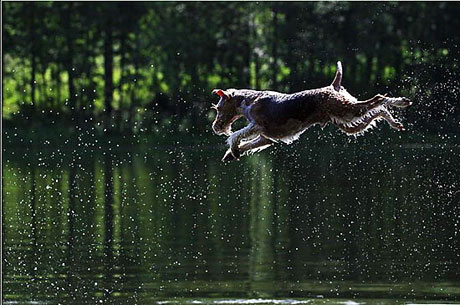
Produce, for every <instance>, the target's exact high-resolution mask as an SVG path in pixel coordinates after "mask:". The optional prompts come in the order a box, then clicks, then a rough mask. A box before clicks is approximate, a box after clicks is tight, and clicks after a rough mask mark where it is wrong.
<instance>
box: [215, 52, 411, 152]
mask: <svg viewBox="0 0 460 305" xmlns="http://www.w3.org/2000/svg"><path fill="white" fill-rule="evenodd" d="M341 82H342V64H341V63H340V61H339V62H337V72H336V75H335V78H334V81H333V82H332V84H331V85H329V86H327V87H323V88H319V89H312V90H305V91H301V92H297V93H292V94H284V93H279V92H274V91H256V90H248V89H241V90H239V89H228V90H221V89H215V90H213V93H214V94H217V95H218V96H219V97H220V99H219V102H218V103H217V105H213V106H212V107H213V108H214V109H216V110H217V116H216V119H215V121H214V122H213V124H212V129H213V130H214V132H215V133H216V134H218V135H221V134H224V135H227V136H229V138H228V140H227V143H228V145H229V146H230V148H229V149H228V151H227V152H226V154H225V155H224V157H223V158H222V161H230V160H234V159H238V158H239V157H240V156H242V155H244V154H248V153H251V152H255V151H258V150H262V149H264V148H267V147H268V146H270V145H272V144H274V143H276V142H279V141H281V142H284V143H288V144H289V143H291V142H292V141H294V140H296V139H298V137H299V136H300V135H301V134H302V133H303V132H304V131H305V130H306V129H308V128H309V127H310V126H312V125H315V124H320V125H321V126H322V127H324V126H326V124H327V123H329V122H330V123H332V124H334V125H336V126H337V127H339V128H340V129H341V130H342V131H344V132H345V133H347V134H350V135H359V134H362V133H363V132H364V131H366V130H367V129H369V128H370V127H373V126H374V125H375V123H376V122H377V121H378V120H380V119H384V120H386V121H387V122H388V124H390V126H391V127H392V128H394V129H397V130H404V127H403V125H402V124H401V123H399V122H398V121H396V120H395V119H394V118H393V116H392V115H391V113H390V112H389V111H388V109H387V107H388V106H394V107H399V108H405V107H408V106H410V105H411V102H410V101H409V99H407V98H405V97H386V96H384V95H380V94H378V95H376V96H374V97H373V98H371V99H368V100H365V101H358V100H357V99H356V98H355V97H353V96H352V95H350V94H349V93H348V92H347V91H346V90H345V88H343V87H342V86H341ZM241 117H245V118H246V119H247V120H248V121H249V124H248V125H247V126H246V127H245V128H243V129H241V130H238V131H236V132H234V133H232V132H231V125H232V123H233V122H234V121H236V120H238V119H239V118H241Z"/></svg>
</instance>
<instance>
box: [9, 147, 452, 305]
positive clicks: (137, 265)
mask: <svg viewBox="0 0 460 305" xmlns="http://www.w3.org/2000/svg"><path fill="white" fill-rule="evenodd" d="M299 147H301V146H297V147H283V149H281V150H279V151H272V152H271V153H268V152H264V153H261V154H258V155H254V156H251V157H247V158H244V159H242V160H241V161H240V162H235V163H232V164H223V163H221V162H220V161H219V159H220V155H217V154H216V150H215V149H214V148H210V149H200V150H193V149H191V148H187V147H176V148H158V147H147V148H145V147H144V148H133V149H130V150H126V149H124V150H122V149H119V150H113V149H107V150H105V151H96V152H89V151H86V150H82V149H76V150H72V149H69V152H62V151H58V152H56V151H48V152H45V151H25V150H24V151H7V152H5V154H4V159H3V160H4V163H3V176H2V178H3V180H2V183H3V202H2V203H3V262H2V267H3V269H2V270H3V271H2V272H3V298H4V301H8V302H10V303H14V302H17V301H19V303H21V302H25V301H42V302H57V301H64V302H66V303H87V304H93V303H96V302H97V301H102V302H105V303H113V304H133V303H142V304H150V303H158V302H160V303H161V302H166V303H167V302H170V303H171V302H179V303H187V302H192V303H193V302H195V303H196V302H201V303H202V304H208V303H209V304H230V303H232V302H233V303H232V304H237V303H241V302H243V300H246V303H248V302H249V303H250V302H256V303H257V300H259V301H260V300H262V303H260V302H259V303H257V304H277V303H283V302H284V303H286V304H300V303H306V302H310V301H311V302H313V303H315V304H317V303H319V304H321V303H322V302H325V300H329V301H331V300H332V302H333V303H336V304H340V303H342V304H345V303H346V300H347V299H350V300H351V299H352V300H355V301H356V302H359V300H360V299H362V298H374V299H377V300H376V301H375V303H376V304H377V303H379V304H381V303H385V302H384V300H385V299H386V300H388V299H390V300H391V299H393V300H394V299H400V300H425V301H426V300H444V301H454V300H458V298H460V277H459V274H460V263H459V261H460V250H459V246H460V245H459V240H460V239H459V238H458V235H459V234H458V233H459V228H460V220H459V217H460V211H459V204H458V203H459V195H460V192H459V182H458V181H460V171H459V170H458V168H457V166H458V163H460V154H459V152H460V149H458V148H457V147H455V146H454V147H452V148H449V149H442V150H438V149H436V148H435V147H434V148H430V147H425V148H419V147H393V148H392V147H383V146H382V147H379V148H378V150H377V149H376V148H375V147H374V148H373V149H365V147H357V146H350V147H344V148H337V147H336V148H334V149H330V147H322V148H315V149H303V150H301V149H300V148H299ZM172 298H184V299H172ZM222 298H227V299H222ZM187 300H188V301H187ZM226 300H227V301H228V302H229V303H225V302H226ZM366 300H367V301H366V303H367V304H370V303H374V302H373V301H372V300H371V299H366ZM264 302H265V303H264ZM299 302H300V303H299ZM243 303H244V302H243ZM349 304H352V303H349Z"/></svg>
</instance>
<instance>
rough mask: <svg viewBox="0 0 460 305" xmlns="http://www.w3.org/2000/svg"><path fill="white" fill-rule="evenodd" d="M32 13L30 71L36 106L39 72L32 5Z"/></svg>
mask: <svg viewBox="0 0 460 305" xmlns="http://www.w3.org/2000/svg"><path fill="white" fill-rule="evenodd" d="M29 13H30V23H29V35H30V36H29V41H30V56H31V57H30V63H31V71H30V102H31V104H32V107H34V108H35V107H36V106H37V105H36V100H35V88H36V86H35V85H36V81H35V77H36V74H37V46H36V33H35V12H34V8H33V7H32V6H30V7H29Z"/></svg>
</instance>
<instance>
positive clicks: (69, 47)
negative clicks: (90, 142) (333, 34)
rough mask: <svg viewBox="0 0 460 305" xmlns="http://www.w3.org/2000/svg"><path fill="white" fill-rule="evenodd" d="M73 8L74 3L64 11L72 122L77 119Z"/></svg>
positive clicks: (66, 65) (66, 61)
mask: <svg viewBox="0 0 460 305" xmlns="http://www.w3.org/2000/svg"><path fill="white" fill-rule="evenodd" d="M72 6H73V3H72V2H69V3H68V6H67V8H66V9H65V10H64V16H63V18H64V20H65V21H64V29H65V33H66V44H67V54H66V57H65V67H66V70H67V74H68V76H69V80H68V82H67V86H68V90H69V107H70V113H71V116H72V120H75V119H76V100H75V84H74V70H75V69H74V67H73V34H72V33H73V29H72V20H71V17H72V13H71V10H72Z"/></svg>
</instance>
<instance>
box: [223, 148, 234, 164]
mask: <svg viewBox="0 0 460 305" xmlns="http://www.w3.org/2000/svg"><path fill="white" fill-rule="evenodd" d="M233 160H237V158H235V156H234V155H233V154H232V151H231V150H230V149H229V150H227V152H226V153H225V155H224V157H223V158H222V162H229V161H233Z"/></svg>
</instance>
